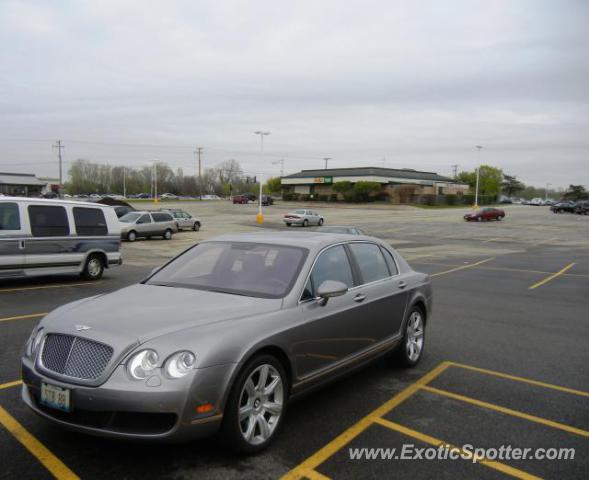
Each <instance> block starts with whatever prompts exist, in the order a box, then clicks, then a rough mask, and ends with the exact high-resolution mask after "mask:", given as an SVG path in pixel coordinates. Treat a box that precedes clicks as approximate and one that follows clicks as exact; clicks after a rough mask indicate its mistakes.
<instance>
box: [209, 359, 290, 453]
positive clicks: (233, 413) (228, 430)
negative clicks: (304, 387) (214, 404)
mask: <svg viewBox="0 0 589 480" xmlns="http://www.w3.org/2000/svg"><path fill="white" fill-rule="evenodd" d="M264 364H266V365H271V366H272V367H274V368H275V369H276V370H277V371H278V373H279V374H280V377H281V379H282V385H283V401H282V405H283V406H282V412H281V414H280V417H279V419H278V423H277V424H276V427H275V428H274V431H273V432H272V434H271V435H270V437H268V439H267V440H266V441H264V442H263V443H259V444H257V445H253V444H252V443H249V442H248V441H247V440H246V439H245V438H244V436H243V435H242V433H241V425H240V423H239V409H240V400H241V394H242V390H243V388H244V386H245V382H246V381H247V379H248V378H249V376H250V375H251V374H252V372H254V370H256V368H258V367H260V366H261V365H264ZM288 393H289V385H288V377H287V375H286V372H285V370H284V367H283V365H282V364H281V363H280V361H279V360H278V359H277V358H276V357H274V356H272V355H268V354H262V355H258V356H255V357H254V358H252V359H251V360H249V361H248V362H247V363H246V364H245V365H244V367H243V368H242V369H241V371H240V372H239V374H238V375H237V378H236V379H235V381H234V382H233V386H232V388H231V392H230V393H229V397H228V398H227V403H226V404H225V409H224V412H225V415H224V417H223V424H222V425H221V440H222V442H223V443H224V444H225V445H226V446H227V447H228V448H230V449H232V450H233V451H235V452H237V453H242V454H250V455H251V454H254V453H258V452H261V451H262V450H264V449H265V448H267V447H268V446H269V445H270V444H271V443H272V442H273V441H274V439H275V438H276V436H277V435H278V433H279V431H280V428H281V426H282V423H283V420H284V416H285V414H286V406H287V403H288Z"/></svg>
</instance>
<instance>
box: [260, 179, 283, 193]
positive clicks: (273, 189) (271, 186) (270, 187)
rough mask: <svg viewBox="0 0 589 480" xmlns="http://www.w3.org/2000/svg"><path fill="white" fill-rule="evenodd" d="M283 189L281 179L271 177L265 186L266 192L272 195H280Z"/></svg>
mask: <svg viewBox="0 0 589 480" xmlns="http://www.w3.org/2000/svg"><path fill="white" fill-rule="evenodd" d="M281 188H282V185H281V183H280V177H270V178H269V179H268V181H267V182H266V184H265V185H264V191H265V192H266V193H270V194H272V193H280V190H281Z"/></svg>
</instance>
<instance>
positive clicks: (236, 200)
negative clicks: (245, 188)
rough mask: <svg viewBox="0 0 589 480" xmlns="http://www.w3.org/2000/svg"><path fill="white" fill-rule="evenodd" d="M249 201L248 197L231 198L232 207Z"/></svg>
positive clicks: (237, 196)
mask: <svg viewBox="0 0 589 480" xmlns="http://www.w3.org/2000/svg"><path fill="white" fill-rule="evenodd" d="M249 201H250V199H249V198H248V197H246V196H245V195H235V196H234V197H233V204H234V205H235V204H240V205H243V204H246V203H249Z"/></svg>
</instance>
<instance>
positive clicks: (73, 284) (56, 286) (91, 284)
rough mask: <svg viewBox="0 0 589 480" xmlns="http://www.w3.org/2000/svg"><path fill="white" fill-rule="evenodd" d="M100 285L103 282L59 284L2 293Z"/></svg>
mask: <svg viewBox="0 0 589 480" xmlns="http://www.w3.org/2000/svg"><path fill="white" fill-rule="evenodd" d="M100 283H101V282H85V283H59V284H55V285H38V286H36V287H18V288H0V293H7V292H21V291H26V290H45V289H47V288H66V287H90V286H94V285H99V284H100Z"/></svg>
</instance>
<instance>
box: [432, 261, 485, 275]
mask: <svg viewBox="0 0 589 480" xmlns="http://www.w3.org/2000/svg"><path fill="white" fill-rule="evenodd" d="M494 259H495V257H491V258H487V259H485V260H481V261H480V262H476V263H469V264H468V265H462V266H460V267H456V268H451V269H450V270H445V271H443V272H438V273H431V274H430V277H437V276H438V275H446V274H447V273H452V272H458V271H459V270H465V269H467V268H473V267H476V266H477V265H482V264H483V263H486V262H490V261H491V260H494Z"/></svg>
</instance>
